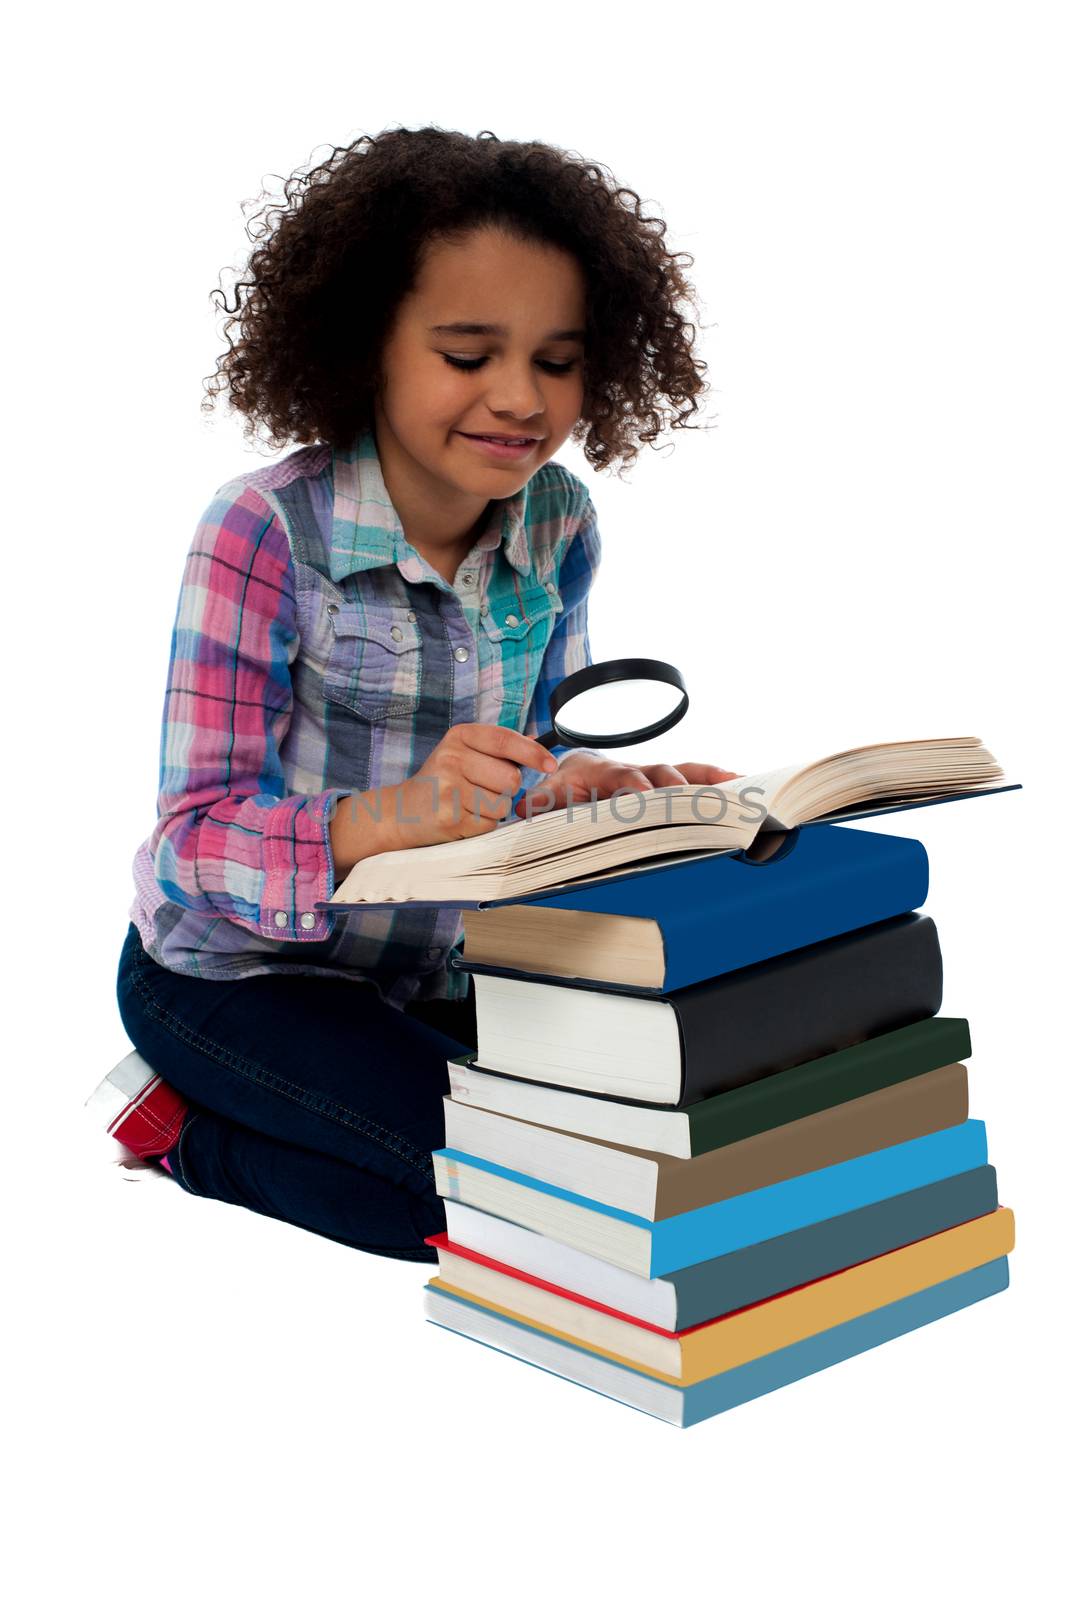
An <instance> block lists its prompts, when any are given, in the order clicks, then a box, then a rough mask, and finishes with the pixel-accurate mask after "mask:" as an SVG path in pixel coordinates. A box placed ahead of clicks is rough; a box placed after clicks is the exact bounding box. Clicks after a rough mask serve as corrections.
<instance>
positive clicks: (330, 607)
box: [325, 601, 340, 617]
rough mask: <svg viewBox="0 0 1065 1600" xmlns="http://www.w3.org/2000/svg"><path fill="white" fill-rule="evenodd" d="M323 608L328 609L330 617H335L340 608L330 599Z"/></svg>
mask: <svg viewBox="0 0 1065 1600" xmlns="http://www.w3.org/2000/svg"><path fill="white" fill-rule="evenodd" d="M325 609H326V611H328V613H329V615H330V616H331V617H335V616H336V614H337V612H338V611H339V610H340V607H339V606H338V605H337V604H336V603H335V602H333V601H330V603H329V605H327V606H326V608H325Z"/></svg>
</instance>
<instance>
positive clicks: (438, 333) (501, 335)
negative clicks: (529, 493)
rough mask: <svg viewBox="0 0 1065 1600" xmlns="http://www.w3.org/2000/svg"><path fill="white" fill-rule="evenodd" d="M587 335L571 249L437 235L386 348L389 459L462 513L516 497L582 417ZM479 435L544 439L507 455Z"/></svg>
mask: <svg viewBox="0 0 1065 1600" xmlns="http://www.w3.org/2000/svg"><path fill="white" fill-rule="evenodd" d="M454 324H467V325H470V324H472V325H479V326H480V328H481V331H479V332H478V331H474V329H473V328H472V327H470V326H467V327H466V328H465V329H461V328H456V327H454V326H449V325H454ZM583 331H584V280H583V274H582V272H581V269H580V266H579V264H578V262H577V261H576V259H575V258H574V257H572V256H571V255H569V254H568V253H567V252H566V251H564V250H560V249H556V248H555V247H553V246H551V245H541V244H529V243H525V242H519V241H518V240H515V239H511V238H508V237H507V236H506V235H505V234H503V233H501V232H499V231H498V230H497V229H494V228H480V229H478V230H477V231H475V232H473V233H470V234H467V235H466V237H465V238H464V239H463V240H461V241H460V242H459V243H447V244H445V243H444V242H442V241H440V240H435V241H433V243H432V244H431V245H430V246H429V248H428V250H427V252H426V256H425V260H424V264H423V268H422V271H421V274H420V276H419V278H418V281H417V283H416V285H415V287H414V289H413V290H412V291H411V293H410V294H408V295H407V296H406V298H405V299H404V300H403V301H402V303H401V304H400V306H399V308H398V311H397V314H396V320H395V323H394V325H393V327H392V329H391V331H390V333H389V336H388V338H387V341H386V343H385V346H384V349H383V351H382V356H381V376H382V379H383V387H382V388H381V390H380V391H379V392H378V394H377V395H376V397H375V402H374V413H375V433H376V438H377V445H378V453H379V456H380V458H381V460H382V462H383V463H385V464H386V465H387V466H389V467H391V469H392V470H393V471H394V472H399V473H402V474H403V476H404V477H405V478H406V479H408V480H409V479H410V478H411V477H412V476H413V477H414V478H416V479H417V480H418V483H419V486H420V487H421V488H423V489H426V490H429V491H430V492H431V493H432V494H433V496H434V500H435V503H436V504H437V505H438V506H439V507H440V509H441V510H443V509H445V507H446V508H448V509H450V510H453V511H454V512H455V513H456V514H458V515H462V514H465V513H469V514H470V515H471V517H476V516H477V515H479V513H480V512H481V511H483V509H484V507H485V503H486V501H487V500H491V499H500V498H502V497H504V496H506V495H511V494H514V493H515V492H516V491H517V490H518V489H520V488H521V486H522V484H523V483H525V482H526V481H527V479H529V478H531V477H532V475H533V473H534V472H535V471H536V470H537V468H538V467H541V466H543V464H544V462H545V461H548V460H549V459H550V458H551V456H553V455H554V453H555V451H556V450H557V449H558V448H559V446H560V445H562V444H563V443H564V442H565V440H566V439H568V438H569V435H570V433H571V431H572V429H573V426H574V424H575V423H576V421H577V420H578V418H579V417H580V413H581V406H582V403H583V400H584V377H583V344H582V340H581V335H582V333H583ZM475 434H497V435H499V434H511V435H514V434H519V435H524V436H526V437H528V436H531V437H532V438H533V440H534V442H533V443H532V444H530V445H529V446H528V447H527V448H526V447H520V448H518V449H515V450H514V451H512V452H510V453H506V454H504V453H502V452H497V451H493V450H491V449H485V448H483V447H482V446H481V445H480V444H477V443H475V442H474V441H473V439H472V438H471V437H470V436H471V435H475ZM430 479H431V480H433V481H432V482H430V481H429V480H430Z"/></svg>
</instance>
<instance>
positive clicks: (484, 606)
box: [481, 600, 488, 617]
mask: <svg viewBox="0 0 1065 1600" xmlns="http://www.w3.org/2000/svg"><path fill="white" fill-rule="evenodd" d="M487 611H488V601H487V600H482V601H481V616H482V617H483V616H485V615H486V614H487Z"/></svg>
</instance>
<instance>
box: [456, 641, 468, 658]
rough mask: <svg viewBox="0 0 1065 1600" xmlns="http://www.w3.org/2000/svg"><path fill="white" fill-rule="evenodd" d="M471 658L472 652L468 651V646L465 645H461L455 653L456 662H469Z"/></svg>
mask: <svg viewBox="0 0 1065 1600" xmlns="http://www.w3.org/2000/svg"><path fill="white" fill-rule="evenodd" d="M469 656H470V652H469V651H468V650H467V649H466V646H465V645H464V644H460V645H459V647H458V649H457V650H456V651H455V660H456V661H468V660H469Z"/></svg>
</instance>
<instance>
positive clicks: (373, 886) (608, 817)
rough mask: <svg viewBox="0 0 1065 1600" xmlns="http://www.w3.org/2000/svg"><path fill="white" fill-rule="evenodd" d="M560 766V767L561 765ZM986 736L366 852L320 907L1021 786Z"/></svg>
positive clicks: (506, 891) (469, 891) (541, 883)
mask: <svg viewBox="0 0 1065 1600" xmlns="http://www.w3.org/2000/svg"><path fill="white" fill-rule="evenodd" d="M563 770H564V769H563ZM1003 776H1004V774H1003V771H1002V768H1001V767H1000V766H999V765H998V763H997V762H996V761H995V758H994V756H992V754H991V753H990V751H989V750H987V749H985V748H984V746H983V745H982V744H981V742H980V740H979V739H975V738H957V739H914V740H910V741H900V742H898V743H894V744H870V745H862V746H861V747H859V748H858V749H855V750H843V751H840V752H839V753H838V754H837V755H832V756H825V757H824V758H823V759H822V760H820V761H811V762H808V763H807V764H806V765H804V766H793V767H780V768H778V769H777V770H776V771H775V772H762V773H755V774H748V775H747V776H745V777H742V778H731V779H729V781H728V782H727V783H720V784H715V785H714V787H713V788H710V787H709V786H707V785H700V784H690V783H689V784H673V785H671V786H670V787H669V788H663V789H652V790H649V791H647V792H644V793H639V794H635V793H622V794H618V795H613V796H611V797H609V798H608V799H605V800H602V799H597V800H594V801H591V800H589V801H585V802H583V803H581V804H574V805H572V806H570V807H568V808H567V806H566V805H565V795H564V793H563V796H562V801H561V803H560V804H559V806H558V809H556V810H554V811H545V812H543V813H542V814H541V815H539V816H531V817H519V818H512V819H511V820H508V821H501V822H500V823H499V825H498V826H497V827H496V828H494V829H492V830H491V831H490V832H488V833H482V834H478V835H476V836H474V837H472V838H469V839H458V840H454V841H448V842H445V843H443V844H431V845H422V846H420V847H417V848H415V849H410V850H390V851H386V852H384V853H382V854H380V855H374V856H367V857H365V859H364V860H362V861H359V862H357V863H356V865H355V866H354V867H353V868H352V869H351V871H350V872H349V873H348V875H347V877H346V878H345V879H344V881H343V883H341V884H340V886H339V888H337V890H336V892H335V894H334V895H333V898H332V899H331V900H328V901H322V902H320V903H321V904H322V905H325V906H334V907H343V906H346V905H359V904H362V905H380V904H386V903H389V902H403V901H427V902H451V903H456V902H463V903H466V904H471V905H476V904H480V903H483V902H485V901H489V900H495V899H499V898H502V897H506V896H511V895H521V894H533V893H537V892H539V891H542V890H547V889H555V888H563V887H565V886H566V885H568V884H572V883H578V882H584V881H588V880H590V879H592V878H599V877H603V876H608V875H610V874H611V873H616V872H618V871H620V870H632V869H633V868H636V867H638V866H641V865H653V864H654V863H655V861H656V859H660V858H671V859H673V860H676V859H678V858H679V857H681V856H686V855H687V856H694V855H711V854H718V853H720V852H723V851H736V850H748V849H750V848H751V846H752V845H754V844H755V841H756V840H757V839H758V837H759V835H767V836H768V835H770V834H772V833H779V832H780V830H782V829H783V830H787V829H791V828H797V827H799V826H801V825H802V824H803V823H805V822H816V821H822V820H828V819H832V820H843V819H844V818H846V817H853V816H862V815H865V814H867V813H868V812H870V811H871V810H873V809H874V808H875V809H877V810H885V809H894V808H896V807H904V806H912V805H922V804H926V803H928V802H930V801H933V800H940V799H951V798H954V797H960V796H962V795H967V794H981V793H985V792H986V791H988V790H989V789H1001V788H1015V787H1017V785H1015V784H1004V783H1003V782H1002V781H1001V780H1002V778H1003Z"/></svg>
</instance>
